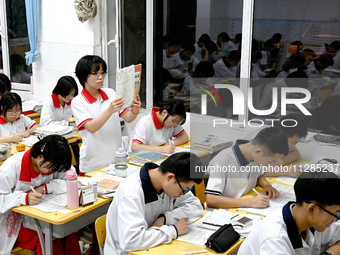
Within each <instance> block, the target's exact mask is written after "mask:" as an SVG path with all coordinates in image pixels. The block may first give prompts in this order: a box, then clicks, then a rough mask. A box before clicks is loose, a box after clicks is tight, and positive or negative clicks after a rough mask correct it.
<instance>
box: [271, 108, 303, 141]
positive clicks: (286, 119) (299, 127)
mask: <svg viewBox="0 0 340 255" xmlns="http://www.w3.org/2000/svg"><path fill="white" fill-rule="evenodd" d="M294 120H295V121H294ZM282 122H283V125H282ZM294 125H296V126H295V127H294ZM274 127H277V128H279V129H281V130H282V131H283V132H284V133H285V134H286V135H287V137H293V136H294V135H297V136H299V137H301V138H303V137H305V136H306V135H307V133H308V127H307V119H306V117H305V116H304V115H302V114H294V113H293V114H287V115H285V116H282V117H281V118H280V121H277V122H275V124H274Z"/></svg>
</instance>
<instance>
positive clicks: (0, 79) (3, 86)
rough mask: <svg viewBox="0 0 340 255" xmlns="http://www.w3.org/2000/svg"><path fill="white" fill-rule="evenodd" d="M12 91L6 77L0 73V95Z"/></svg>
mask: <svg viewBox="0 0 340 255" xmlns="http://www.w3.org/2000/svg"><path fill="white" fill-rule="evenodd" d="M11 89H12V84H11V81H10V80H9V78H8V77H7V75H5V74H3V73H0V93H1V94H4V93H5V92H10V91H11Z"/></svg>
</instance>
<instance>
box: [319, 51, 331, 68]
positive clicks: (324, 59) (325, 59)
mask: <svg viewBox="0 0 340 255" xmlns="http://www.w3.org/2000/svg"><path fill="white" fill-rule="evenodd" d="M316 60H317V61H320V62H321V63H323V64H324V65H327V66H332V65H334V59H333V56H332V55H331V54H329V53H322V54H321V55H319V56H318V57H317V58H316Z"/></svg>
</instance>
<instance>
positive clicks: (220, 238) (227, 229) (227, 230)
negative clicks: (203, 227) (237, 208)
mask: <svg viewBox="0 0 340 255" xmlns="http://www.w3.org/2000/svg"><path fill="white" fill-rule="evenodd" d="M239 238H240V234H239V233H237V232H236V231H235V230H234V228H233V226H232V225H231V224H225V225H223V226H222V227H220V228H219V229H218V230H216V232H215V233H213V234H212V235H211V236H210V237H209V238H208V240H207V242H206V244H205V245H206V246H207V247H209V248H210V249H212V250H214V251H216V252H219V253H220V252H225V251H226V250H228V249H229V248H230V247H231V246H232V245H233V244H234V243H235V242H236V241H237V240H238V239H239Z"/></svg>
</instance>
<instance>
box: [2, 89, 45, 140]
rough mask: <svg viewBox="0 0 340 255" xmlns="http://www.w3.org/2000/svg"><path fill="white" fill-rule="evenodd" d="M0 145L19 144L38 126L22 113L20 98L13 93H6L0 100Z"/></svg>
mask: <svg viewBox="0 0 340 255" xmlns="http://www.w3.org/2000/svg"><path fill="white" fill-rule="evenodd" d="M0 106H1V116H0V143H13V142H21V141H22V139H23V138H25V137H29V136H30V135H31V134H32V133H33V131H34V130H35V129H36V128H37V127H39V125H38V124H37V123H36V122H35V121H34V120H31V119H30V118H29V117H26V116H25V115H23V114H21V113H22V103H21V98H20V96H19V95H18V94H16V93H13V92H6V93H5V94H4V95H3V96H2V98H1V100H0Z"/></svg>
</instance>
